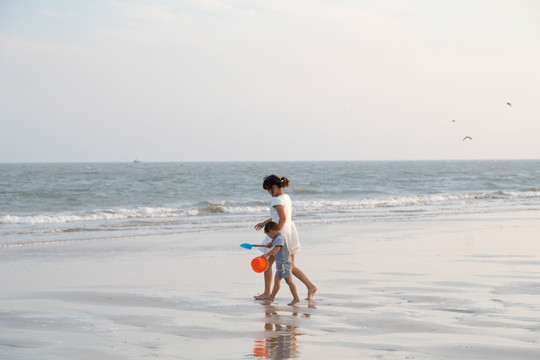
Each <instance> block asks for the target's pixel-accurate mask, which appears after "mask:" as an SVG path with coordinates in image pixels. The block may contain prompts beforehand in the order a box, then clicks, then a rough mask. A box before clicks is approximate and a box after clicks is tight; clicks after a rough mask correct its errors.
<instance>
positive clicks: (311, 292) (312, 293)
mask: <svg viewBox="0 0 540 360" xmlns="http://www.w3.org/2000/svg"><path fill="white" fill-rule="evenodd" d="M317 290H319V289H318V288H317V287H316V286H314V287H313V288H311V289H308V293H307V298H306V300H312V299H313V296H314V295H315V293H316V292H317Z"/></svg>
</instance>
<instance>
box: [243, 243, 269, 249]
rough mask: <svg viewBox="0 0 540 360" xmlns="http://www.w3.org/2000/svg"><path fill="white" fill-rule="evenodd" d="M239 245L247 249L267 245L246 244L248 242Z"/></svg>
mask: <svg viewBox="0 0 540 360" xmlns="http://www.w3.org/2000/svg"><path fill="white" fill-rule="evenodd" d="M240 246H241V247H243V248H244V249H248V250H251V248H254V247H267V246H266V245H257V244H248V243H243V244H241V245H240Z"/></svg>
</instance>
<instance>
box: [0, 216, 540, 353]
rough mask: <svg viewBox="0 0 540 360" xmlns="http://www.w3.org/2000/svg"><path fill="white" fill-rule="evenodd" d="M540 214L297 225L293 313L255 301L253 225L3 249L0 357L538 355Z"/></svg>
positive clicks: (285, 298)
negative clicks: (309, 287)
mask: <svg viewBox="0 0 540 360" xmlns="http://www.w3.org/2000/svg"><path fill="white" fill-rule="evenodd" d="M539 214H540V213H539V212H538V211H530V212H519V213H507V214H486V215H477V216H469V215H463V216H459V217H445V218H441V219H428V220H415V221H399V222H369V223H346V224H343V223H342V224H326V225H324V224H323V225H301V226H298V230H299V234H300V237H301V242H302V245H303V249H302V251H301V252H300V253H299V255H298V257H297V265H298V266H299V267H300V268H301V269H302V270H303V271H304V272H305V273H306V274H307V275H308V276H309V277H310V278H311V279H312V281H313V282H314V283H315V284H316V285H317V286H318V287H319V291H318V292H317V294H316V296H315V299H314V301H312V302H307V301H305V300H302V301H301V302H300V303H299V304H298V305H296V306H292V307H291V306H287V303H288V302H289V301H290V297H291V295H290V294H289V292H288V289H287V287H286V286H285V287H283V286H282V289H281V291H280V293H279V294H278V296H277V298H276V301H275V302H274V303H272V304H267V303H263V302H257V301H253V300H252V295H254V294H256V293H258V292H260V290H262V275H260V274H256V273H254V272H253V271H252V270H251V268H250V265H249V262H250V260H251V258H253V257H255V256H258V253H259V252H258V251H256V250H251V251H249V250H244V249H241V248H240V247H239V244H241V243H243V242H248V243H256V242H259V240H262V235H261V234H260V233H257V232H255V231H253V230H245V231H244V230H242V231H230V232H222V233H218V232H215V233H198V234H197V233H195V234H180V235H174V236H169V235H163V236H150V237H148V238H131V239H117V240H115V241H99V240H96V241H88V242H85V243H68V244H55V245H50V246H35V247H18V248H9V249H6V248H1V249H0V254H1V258H2V262H1V263H0V271H1V272H0V274H1V275H0V285H1V286H0V308H2V310H1V311H0V323H2V324H3V325H2V328H3V330H2V332H1V333H0V353H3V354H5V355H3V356H6V358H9V359H13V360H18V359H30V358H36V357H39V358H40V359H47V360H48V359H75V358H76V359H98V358H99V359H134V358H143V357H159V358H165V359H218V358H219V359H239V358H242V359H256V358H272V359H284V358H303V359H328V358H340V359H357V358H378V359H404V358H416V359H464V358H466V359H505V358H512V359H537V358H539V357H540V341H539V340H538V336H537V334H538V331H539V330H540V325H538V324H539V321H538V320H539V317H538V311H539V310H540V305H539V303H538V301H537V299H538V295H540V282H539V281H538V277H539V275H540V266H539V265H540V246H538V245H537V240H536V237H537V234H538V233H539V230H540V224H539V221H538V218H539ZM295 283H296V285H297V287H298V290H299V295H300V298H301V299H303V298H304V297H305V296H304V295H305V292H306V289H305V287H304V286H303V285H302V284H301V283H300V282H299V281H298V280H297V279H295Z"/></svg>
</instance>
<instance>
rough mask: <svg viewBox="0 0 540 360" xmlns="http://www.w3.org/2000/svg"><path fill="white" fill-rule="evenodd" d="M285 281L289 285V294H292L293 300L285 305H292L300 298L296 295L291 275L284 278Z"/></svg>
mask: <svg viewBox="0 0 540 360" xmlns="http://www.w3.org/2000/svg"><path fill="white" fill-rule="evenodd" d="M285 282H286V283H287V285H289V289H290V290H291V294H292V296H293V301H291V302H290V303H288V304H287V305H289V306H293V305H296V304H298V303H299V302H300V298H299V297H298V291H297V290H296V285H294V282H293V278H292V276H290V277H288V278H286V279H285Z"/></svg>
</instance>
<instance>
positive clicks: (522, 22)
mask: <svg viewBox="0 0 540 360" xmlns="http://www.w3.org/2000/svg"><path fill="white" fill-rule="evenodd" d="M507 103H510V104H511V106H510V105H508V104H507ZM465 136H470V137H471V138H472V140H471V139H466V140H463V139H464V137H465ZM135 159H138V160H141V161H298V160H308V161H314V160H315V161H316V160H432V159H540V1H538V0H452V1H445V0H440V1H437V0H363V1H359V0H355V1H353V0H332V1H320V0H287V1H280V0H252V1H247V0H230V1H221V0H186V1H183V0H153V1H150V0H147V1H139V0H129V1H123V0H92V1H90V0H88V1H82V0H81V1H73V0H39V1H38V0H25V1H20V0H0V162H4V163H6V162H93V161H95V162H109V161H110V162H116V161H133V160H135Z"/></svg>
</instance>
